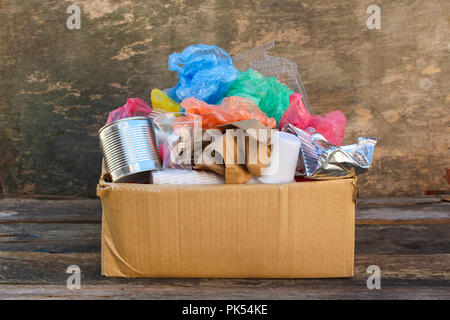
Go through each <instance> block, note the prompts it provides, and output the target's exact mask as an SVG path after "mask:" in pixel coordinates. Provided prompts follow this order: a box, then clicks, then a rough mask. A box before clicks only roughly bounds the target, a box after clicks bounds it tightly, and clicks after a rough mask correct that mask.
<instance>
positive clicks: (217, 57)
mask: <svg viewBox="0 0 450 320" xmlns="http://www.w3.org/2000/svg"><path fill="white" fill-rule="evenodd" d="M169 70H170V71H177V72H178V83H177V85H176V86H175V87H173V88H171V89H169V91H168V92H167V94H168V95H169V97H170V98H172V99H173V100H175V101H177V102H181V101H182V100H183V99H185V98H189V97H194V98H196V99H199V100H202V101H205V102H207V103H209V104H216V103H217V102H218V101H219V100H221V99H222V98H223V96H224V95H225V93H226V92H227V91H228V89H229V88H230V86H231V83H232V82H233V81H234V80H235V79H236V78H237V77H238V76H239V71H238V70H237V69H236V68H235V67H234V66H233V60H232V59H231V57H230V55H229V54H228V53H226V52H225V51H224V50H222V49H220V48H219V47H216V46H211V45H206V44H197V45H192V46H189V47H187V48H186V49H184V50H183V52H181V53H177V52H175V53H173V54H171V55H170V56H169Z"/></svg>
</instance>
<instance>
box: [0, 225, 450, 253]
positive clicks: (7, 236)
mask: <svg viewBox="0 0 450 320" xmlns="http://www.w3.org/2000/svg"><path fill="white" fill-rule="evenodd" d="M100 234H101V230H100V224H58V223H52V224H41V223H39V224H34V223H24V224H15V223H8V224H3V225H2V224H0V251H24V252H30V251H37V252H55V253H65V252H100ZM355 252H356V253H359V254H375V253H380V254H383V253H384V254H438V253H450V231H449V227H448V225H440V224H431V225H403V224H400V225H395V224H394V225H389V224H385V225H372V224H368V225H356V243H355Z"/></svg>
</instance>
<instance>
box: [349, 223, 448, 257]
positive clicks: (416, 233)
mask: <svg viewBox="0 0 450 320" xmlns="http://www.w3.org/2000/svg"><path fill="white" fill-rule="evenodd" d="M355 237H356V239H355V253H356V254H437V253H450V228H449V226H448V225H439V224H431V225H416V224H413V225H404V224H398V225H396V224H393V225H388V224H383V225H371V224H368V225H364V224H363V225H356V228H355Z"/></svg>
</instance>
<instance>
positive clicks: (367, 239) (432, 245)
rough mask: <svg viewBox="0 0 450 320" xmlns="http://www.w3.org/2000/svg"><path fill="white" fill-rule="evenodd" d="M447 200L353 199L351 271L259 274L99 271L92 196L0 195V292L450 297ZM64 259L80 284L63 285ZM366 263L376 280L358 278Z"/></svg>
mask: <svg viewBox="0 0 450 320" xmlns="http://www.w3.org/2000/svg"><path fill="white" fill-rule="evenodd" d="M447 201H448V198H445V197H422V198H389V199H370V200H360V201H359V202H358V206H357V213H356V216H357V221H356V248H355V251H356V252H355V276H354V277H352V278H345V279H281V280H280V279H264V280H260V279H122V278H105V277H102V276H101V275H100V226H101V204H100V201H99V200H75V199H63V200H56V199H51V198H45V199H42V198H40V199H20V198H0V299H110V298H115V299H450V228H449V227H450V203H449V202H447ZM70 265H78V266H79V267H80V268H81V289H79V290H69V289H68V288H67V287H66V280H67V278H68V277H69V274H67V273H66V268H67V267H68V266H70ZM370 265H378V266H379V267H380V269H381V289H378V290H377V289H374V290H369V289H368V288H367V285H366V280H367V278H368V276H369V275H370V274H368V273H367V267H368V266H370Z"/></svg>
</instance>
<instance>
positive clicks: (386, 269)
mask: <svg viewBox="0 0 450 320" xmlns="http://www.w3.org/2000/svg"><path fill="white" fill-rule="evenodd" d="M0 261H1V262H2V265H3V270H4V271H3V272H2V273H1V275H0V299H8V298H9V299H13V298H41V299H42V298H44V299H49V298H64V299H66V298H68V299H70V298H75V299H77V298H78V299H80V298H83V299H108V298H115V299H357V298H359V299H444V298H446V299H448V298H449V297H450V269H449V266H450V255H449V254H443V255H426V256H424V255H375V256H374V255H358V256H356V258H355V276H354V277H352V278H345V279H264V280H261V279H123V278H105V277H101V276H100V264H99V262H100V255H99V254H96V253H79V254H46V253H0ZM72 264H76V265H78V266H79V267H80V269H81V285H82V289H81V290H68V289H67V288H66V287H65V283H66V280H67V277H68V275H67V274H66V273H65V269H66V268H67V267H68V266H69V265H72ZM372 264H377V265H378V266H380V268H381V270H382V282H381V286H382V289H381V290H368V289H367V287H366V280H367V277H368V274H367V273H366V269H367V267H368V266H370V265H372ZM18 265H20V267H21V268H20V270H19V268H18V267H17V266H18ZM11 284H14V285H13V286H12V285H11ZM32 284H34V285H32Z"/></svg>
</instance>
